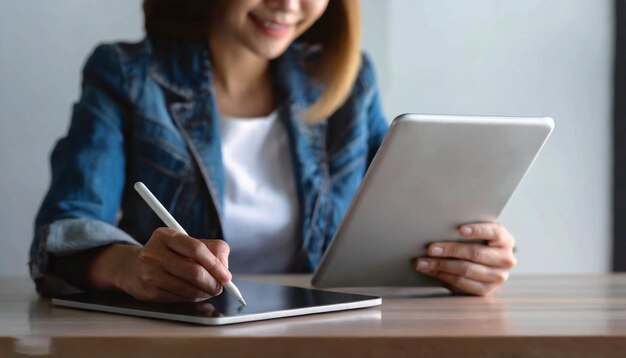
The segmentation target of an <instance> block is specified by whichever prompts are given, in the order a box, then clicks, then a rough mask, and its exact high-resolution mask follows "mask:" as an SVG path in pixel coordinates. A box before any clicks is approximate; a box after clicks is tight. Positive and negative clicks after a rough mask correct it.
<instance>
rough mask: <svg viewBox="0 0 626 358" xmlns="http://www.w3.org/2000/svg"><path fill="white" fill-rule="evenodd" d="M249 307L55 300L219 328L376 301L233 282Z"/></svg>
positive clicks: (89, 297) (103, 296)
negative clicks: (230, 324) (219, 326)
mask: <svg viewBox="0 0 626 358" xmlns="http://www.w3.org/2000/svg"><path fill="white" fill-rule="evenodd" d="M233 282H234V283H235V284H236V285H237V287H238V288H239V289H240V290H241V293H242V295H243V296H244V298H245V299H246V302H247V303H248V304H247V305H246V306H243V305H241V304H240V303H239V302H238V301H237V299H236V298H234V297H233V296H232V295H230V294H229V293H228V292H226V291H224V292H222V294H220V295H219V296H216V297H212V298H209V299H208V300H206V301H202V302H198V303H150V302H141V301H138V300H135V299H134V298H132V297H130V296H127V295H122V294H111V293H101V292H98V293H93V292H89V293H78V294H74V295H69V296H64V297H58V298H54V299H53V300H52V302H53V303H54V304H56V305H60V306H66V307H73V308H81V309H88V310H96V311H105V312H112V313H120V314H129V315H137V316H143V317H152V318H162V319H170V320H178V321H184V322H191V323H199V324H209V325H219V324H229V323H238V322H247V321H255V320H262V319H272V318H279V317H289V316H297V315H304V314H312V313H321V312H329V311H338V310H346V309H354V308H362V307H370V306H374V305H378V304H380V303H381V299H380V298H379V297H374V296H366V295H357V294H348V293H338V292H330V291H322V290H314V289H306V288H298V287H290V286H281V285H275V284H265V283H258V282H250V281H233Z"/></svg>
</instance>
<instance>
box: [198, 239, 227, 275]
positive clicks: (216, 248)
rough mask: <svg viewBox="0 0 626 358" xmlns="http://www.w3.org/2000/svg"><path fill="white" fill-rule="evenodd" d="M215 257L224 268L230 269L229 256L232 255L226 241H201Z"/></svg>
mask: <svg viewBox="0 0 626 358" xmlns="http://www.w3.org/2000/svg"><path fill="white" fill-rule="evenodd" d="M200 241H202V242H203V243H204V244H205V245H206V247H208V248H209V250H210V251H211V252H212V253H213V255H215V256H216V257H217V258H218V259H219V260H220V262H221V263H222V264H223V265H224V267H226V268H228V255H229V254H230V246H228V244H227V243H226V241H224V240H219V239H217V240H200Z"/></svg>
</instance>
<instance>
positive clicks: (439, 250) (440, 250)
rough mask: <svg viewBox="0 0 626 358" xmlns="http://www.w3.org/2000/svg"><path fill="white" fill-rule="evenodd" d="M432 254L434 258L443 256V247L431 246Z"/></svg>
mask: <svg viewBox="0 0 626 358" xmlns="http://www.w3.org/2000/svg"><path fill="white" fill-rule="evenodd" d="M430 254H431V255H433V256H439V255H441V254H443V247H441V246H431V247H430Z"/></svg>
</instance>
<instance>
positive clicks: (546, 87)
mask: <svg viewBox="0 0 626 358" xmlns="http://www.w3.org/2000/svg"><path fill="white" fill-rule="evenodd" d="M140 3H141V2H140V0H133V1H128V0H109V1H97V0H82V1H77V0H74V1H72V0H54V1H52V0H42V1H37V2H33V1H8V0H2V1H0V79H1V80H0V168H2V170H1V175H0V202H1V204H0V229H1V230H2V235H1V237H0V275H4V274H15V273H26V272H27V271H26V259H27V256H28V255H27V252H28V247H29V244H30V240H31V237H32V221H33V216H34V214H35V212H36V210H37V208H38V206H39V203H40V201H41V199H42V196H43V194H44V192H45V190H46V188H47V185H48V180H49V167H48V154H49V151H50V149H51V147H52V145H53V144H54V142H55V140H56V139H57V138H58V137H60V136H61V135H62V134H63V133H64V132H65V131H66V129H67V125H68V119H69V114H70V106H71V104H72V102H73V101H75V100H76V98H77V96H78V90H79V81H80V67H81V66H82V63H83V61H84V57H85V56H86V55H87V54H88V53H89V51H90V50H91V49H92V48H93V46H94V45H95V44H96V43H97V42H100V41H105V40H113V39H137V38H139V37H140V36H141V33H142V31H141V25H142V24H141V21H142V19H141V11H140ZM611 10H612V1H610V0H551V1H545V0H518V1H505V0H466V1H458V0H392V1H381V0H364V1H363V16H364V26H365V28H364V47H365V48H366V49H367V50H368V51H370V53H371V54H372V56H373V58H374V61H375V63H376V64H377V68H378V73H379V77H380V82H381V89H382V94H383V101H384V106H385V109H386V112H387V114H388V116H389V117H392V116H393V115H395V114H398V113H401V112H422V113H463V114H500V115H541V116H544V115H549V116H553V117H554V118H555V119H556V122H557V129H556V132H555V133H554V136H553V137H552V139H551V141H550V143H549V145H548V146H547V147H546V148H545V151H544V152H543V153H542V156H541V157H540V159H539V160H538V161H537V163H536V165H535V167H534V168H533V169H532V171H531V173H530V174H529V176H528V177H527V178H526V180H525V181H524V183H523V184H522V186H521V187H520V189H519V191H518V192H517V193H516V195H515V197H514V199H513V200H512V201H511V203H510V205H509V206H508V208H507V209H506V212H505V214H504V216H503V218H502V222H503V223H505V224H506V225H507V226H509V227H510V229H511V230H512V231H513V232H514V233H515V234H516V236H517V238H518V241H519V246H520V252H519V257H520V264H519V267H518V269H517V270H516V272H526V273H528V272H542V273H547V272H550V273H553V272H602V271H605V270H607V269H608V267H609V266H608V265H609V261H608V258H609V244H610V220H609V217H610V211H609V209H610V207H609V204H610V203H609V190H610V181H609V174H610V172H609V170H610V127H609V124H610V95H611V92H610V76H611V61H612V53H611V51H612V50H611V39H612V34H611V28H612V23H611V22H612V18H611Z"/></svg>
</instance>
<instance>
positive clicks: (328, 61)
mask: <svg viewBox="0 0 626 358" xmlns="http://www.w3.org/2000/svg"><path fill="white" fill-rule="evenodd" d="M211 8H212V2H211V1H207V0H178V1H173V0H144V2H143V11H144V16H145V28H146V32H147V33H148V35H149V36H151V37H156V38H176V39H200V38H206V36H207V32H208V31H209V25H208V23H209V21H210V17H211ZM296 41H297V42H300V43H302V44H304V45H311V46H319V47H320V48H321V49H322V51H321V59H320V60H319V61H316V62H315V63H314V64H312V68H311V70H312V74H313V76H314V79H315V80H317V81H319V82H320V83H323V84H324V91H323V92H322V94H321V95H320V97H319V99H318V100H317V102H316V103H315V104H313V106H312V107H311V108H309V109H308V111H307V112H306V113H305V114H304V117H303V119H305V120H307V121H311V122H316V121H321V120H324V119H325V118H327V117H328V116H330V115H331V114H333V113H334V112H335V110H337V108H338V107H339V106H341V105H342V104H343V103H344V102H345V101H346V99H347V98H348V96H349V95H350V91H351V89H352V86H353V84H354V81H355V79H356V76H357V72H358V70H359V67H360V64H361V54H360V42H361V16H360V6H359V0H329V2H328V7H327V8H326V10H325V12H324V13H323V14H322V16H321V17H320V18H319V19H318V20H317V22H315V24H313V26H311V28H309V29H308V30H307V31H305V32H304V33H303V34H302V35H301V36H300V37H299V38H298V39H296Z"/></svg>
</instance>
